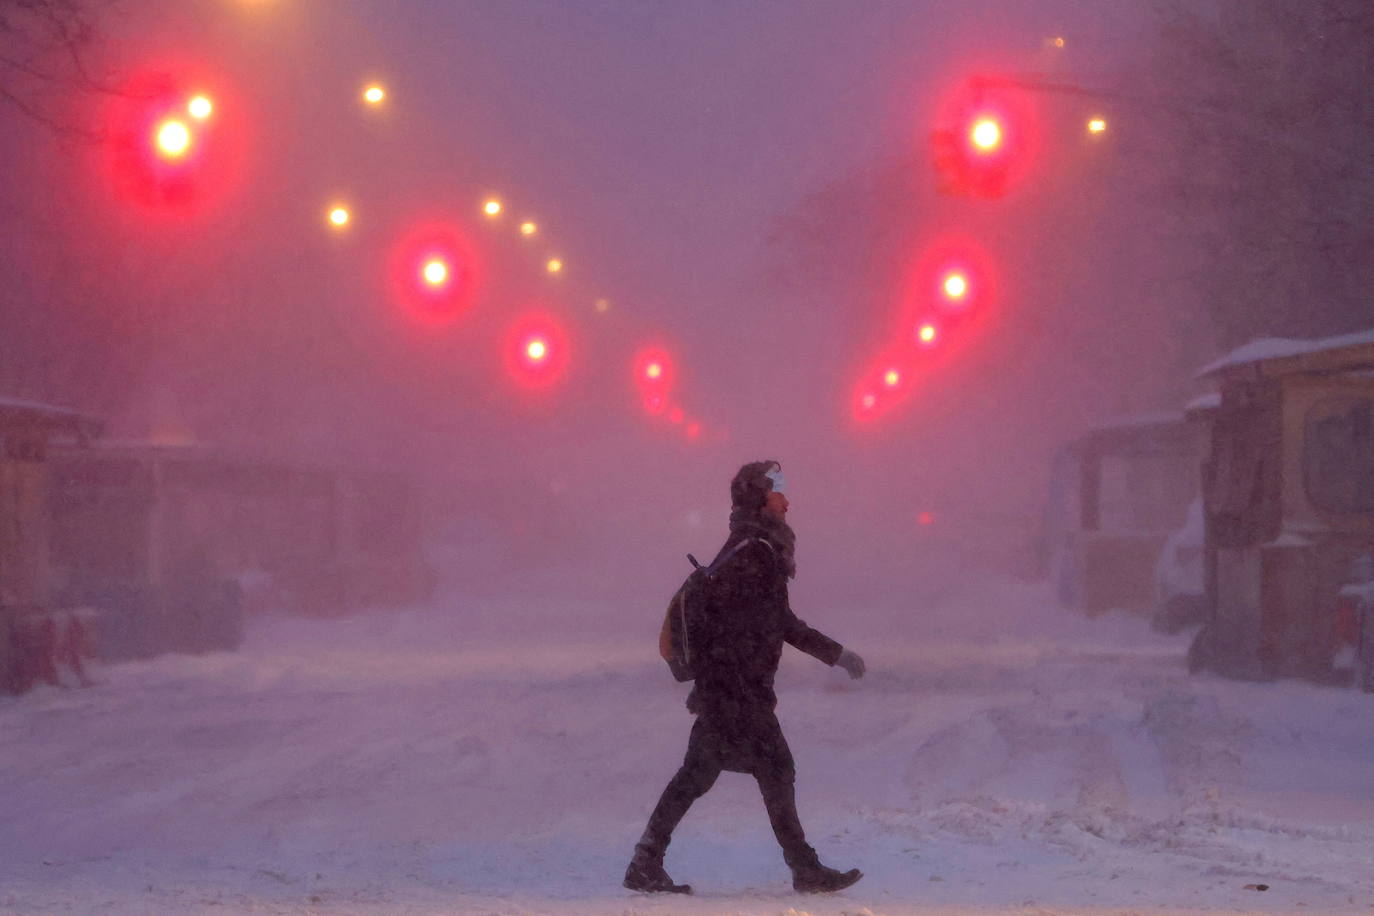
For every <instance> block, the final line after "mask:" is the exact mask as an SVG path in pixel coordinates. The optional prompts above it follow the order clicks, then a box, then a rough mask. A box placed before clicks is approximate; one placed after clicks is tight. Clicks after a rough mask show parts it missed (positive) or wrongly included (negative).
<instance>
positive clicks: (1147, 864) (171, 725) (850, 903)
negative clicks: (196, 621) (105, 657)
mask: <svg viewBox="0 0 1374 916" xmlns="http://www.w3.org/2000/svg"><path fill="white" fill-rule="evenodd" d="M455 600H456V599H455ZM482 601H485V602H486V603H485V604H483V603H482ZM482 601H479V600H477V599H469V600H468V601H467V602H458V603H452V604H447V605H445V606H440V607H436V608H432V609H414V610H412V611H410V612H407V613H402V614H396V615H390V616H362V617H355V618H350V619H344V620H335V621H307V620H291V619H272V618H266V619H261V620H259V621H257V622H256V623H255V627H254V629H253V631H252V633H251V638H250V643H249V645H248V646H247V647H246V648H245V650H244V651H242V652H241V653H238V654H236V655H225V654H220V655H212V656H204V657H199V658H191V657H177V656H173V657H167V658H162V659H157V660H153V661H148V662H140V663H134V664H126V665H121V666H117V667H112V668H108V669H105V670H104V671H102V672H99V677H100V680H101V681H102V683H101V684H100V685H99V686H98V687H96V688H93V689H90V690H72V691H64V690H53V689H43V690H40V691H39V692H37V693H35V694H32V695H30V696H28V697H25V698H22V699H18V700H5V701H3V702H0V741H3V743H4V746H5V748H6V753H5V755H4V757H3V762H0V808H2V809H3V810H4V811H5V812H6V823H7V824H8V825H9V829H7V830H6V831H5V832H4V833H3V834H0V912H15V913H34V912H42V913H89V912H96V911H107V912H139V913H152V914H162V913H166V914H172V913H177V914H181V913H196V912H205V913H209V912H214V913H225V912H254V913H338V914H364V913H367V914H371V913H434V914H438V913H482V914H487V913H503V914H542V913H579V914H591V916H609V914H617V916H620V914H626V913H643V914H727V913H728V914H745V913H747V914H768V916H782V914H789V913H795V914H799V916H800V914H808V916H821V914H830V916H839V914H848V916H856V914H869V916H903V914H914V913H935V912H939V913H986V912H1056V913H1062V912H1082V913H1088V912H1092V913H1101V912H1123V911H1129V910H1134V909H1141V908H1145V907H1149V908H1155V907H1164V908H1172V909H1173V910H1174V911H1178V912H1197V911H1199V910H1222V911H1232V912H1292V911H1295V910H1300V909H1301V910H1305V911H1309V912H1317V911H1320V912H1335V911H1343V910H1348V911H1350V912H1356V911H1360V912H1367V911H1368V906H1369V904H1371V903H1374V864H1371V862H1370V858H1369V855H1368V851H1369V849H1371V848H1374V826H1371V825H1374V771H1371V769H1370V768H1369V767H1368V765H1367V764H1368V760H1369V759H1370V757H1371V752H1372V751H1374V703H1372V702H1370V700H1371V698H1370V697H1367V696H1365V695H1363V694H1359V693H1355V692H1349V691H1341V690H1334V689H1327V688H1318V687H1314V686H1310V685H1305V684H1298V683H1278V684H1269V685H1260V684H1243V683H1234V682H1227V681H1221V680H1217V679H1212V678H1193V677H1189V676H1188V675H1187V673H1186V671H1185V670H1184V665H1183V653H1184V648H1185V646H1186V638H1184V637H1172V638H1171V637H1163V636H1160V635H1158V634H1154V633H1152V632H1150V631H1149V630H1148V628H1147V627H1146V625H1145V623H1144V621H1142V620H1139V619H1134V618H1115V617H1108V618H1105V619H1102V620H1098V621H1086V620H1083V619H1081V618H1076V617H1073V616H1069V615H1066V614H1065V613H1063V612H1060V611H1058V610H1057V609H1054V608H1052V607H1051V606H1050V605H1049V603H1048V602H1047V601H1046V600H1045V594H1044V592H1043V591H1042V590H1040V589H1028V588H1025V587H1022V586H1015V585H1010V584H1007V583H998V582H993V581H983V582H982V583H981V584H978V585H976V586H972V587H969V588H967V589H965V590H964V591H962V592H953V591H952V592H949V593H946V594H944V595H943V596H941V597H939V598H938V600H937V598H936V597H932V596H928V595H927V596H923V597H922V601H921V603H920V604H919V605H917V604H915V603H904V604H900V605H899V604H893V605H887V606H876V605H875V606H865V607H861V608H857V609H849V610H847V612H846V613H844V614H839V613H832V614H829V615H827V614H826V613H825V612H823V611H817V612H815V613H811V614H809V615H806V614H804V616H809V618H810V619H811V621H812V623H814V624H815V625H817V626H819V627H820V628H822V629H824V630H828V631H830V632H833V633H834V634H836V635H838V636H840V637H841V638H843V639H845V640H846V641H848V642H850V643H851V644H852V645H853V646H854V647H855V648H856V649H858V650H859V651H861V652H863V653H864V655H865V656H866V657H867V660H868V662H869V669H870V675H869V677H867V678H865V679H864V680H863V681H861V682H850V681H849V680H848V679H847V678H846V677H845V676H844V675H843V674H842V673H841V672H839V671H838V670H832V669H828V668H825V667H824V666H821V665H818V664H816V663H815V662H814V661H812V660H811V659H808V658H805V657H803V656H800V655H799V654H797V653H789V655H788V657H787V658H786V661H785V664H784V666H783V669H782V671H781V673H780V677H779V681H780V685H779V693H780V696H781V697H782V701H781V705H780V708H779V714H780V716H781V718H782V721H783V725H784V728H785V729H786V730H787V733H788V735H789V737H790V740H791V742H792V745H793V751H794V753H795V755H796V757H797V762H798V769H799V774H800V775H799V784H798V795H799V805H800V808H801V812H802V818H803V822H804V823H805V824H806V825H807V828H808V830H809V833H810V836H811V839H812V841H813V843H814V844H815V845H816V846H817V847H818V848H819V849H820V851H821V853H822V856H823V857H824V858H826V859H827V860H828V861H830V862H832V863H833V864H835V865H838V866H841V867H849V866H851V865H857V866H859V867H861V868H863V869H864V870H865V872H866V875H867V877H866V878H865V879H864V880H863V881H862V882H861V883H860V884H859V885H857V886H856V887H854V888H852V889H850V890H849V891H847V892H845V893H844V894H842V895H839V896H836V897H833V898H824V899H815V898H802V897H798V896H797V895H795V894H793V893H792V892H791V889H790V886H789V884H788V881H787V873H786V870H785V868H784V866H783V863H782V861H781V856H780V854H779V852H778V850H777V848H776V846H775V845H774V842H773V840H772V837H771V834H770V832H769V829H768V825H767V820H766V817H765V815H764V812H763V806H762V803H761V801H760V800H759V798H758V792H757V788H756V787H755V785H754V784H753V782H752V780H750V779H749V778H747V777H744V776H739V775H736V774H726V775H725V776H723V777H722V778H721V780H720V782H719V783H718V784H717V786H716V788H715V789H714V790H713V791H712V792H711V793H710V794H709V795H708V796H707V797H706V798H705V799H703V800H702V801H701V802H699V803H698V805H697V806H696V807H695V808H694V809H693V811H692V812H691V813H690V814H689V815H688V817H687V819H686V820H685V821H684V823H683V825H682V827H681V828H680V829H679V831H678V834H677V837H676V838H675V841H674V843H673V846H672V847H671V849H670V851H669V855H668V867H669V870H670V872H671V873H672V874H673V876H674V877H675V878H677V879H678V880H682V881H688V882H690V883H692V884H693V885H694V886H696V888H697V889H698V895H697V896H696V897H694V898H691V899H682V898H675V899H658V898H648V897H642V896H637V895H633V894H630V893H629V892H627V891H624V890H622V889H621V888H619V879H620V874H621V872H622V871H623V868H624V864H625V861H626V859H627V856H628V855H629V852H630V846H631V844H632V843H633V841H634V839H635V838H636V837H637V836H638V834H639V831H640V830H641V829H642V827H643V821H644V818H645V817H646V816H647V813H648V811H649V808H650V807H651V806H652V804H653V802H654V800H655V799H656V797H657V794H658V792H659V791H660V790H661V788H662V786H663V784H664V782H666V780H667V778H668V777H669V776H670V775H671V773H672V772H673V769H674V768H675V767H676V765H677V764H678V762H679V761H680V756H681V753H682V750H683V748H684V747H685V743H686V734H687V729H688V726H689V722H690V720H689V717H688V716H687V714H686V713H685V711H684V710H683V709H682V699H683V694H684V690H683V688H682V687H681V685H676V684H673V683H672V682H671V680H670V679H669V677H668V675H667V672H666V669H664V667H663V665H662V663H661V661H659V660H658V659H657V657H656V656H655V655H654V649H655V646H654V644H653V639H652V633H650V632H648V631H651V630H652V629H653V626H652V622H650V624H649V625H647V626H646V628H645V632H636V633H624V632H622V633H621V634H620V635H619V636H618V637H615V636H611V635H606V634H595V633H593V634H584V635H583V636H582V637H581V638H577V633H576V631H574V630H568V631H561V630H559V629H557V628H554V629H539V628H534V629H526V624H527V623H528V621H531V620H535V619H537V617H538V615H537V614H536V613H535V612H534V611H533V610H530V609H529V608H527V607H517V606H515V604H514V603H513V602H515V599H499V598H491V599H482ZM550 601H552V599H548V600H545V601H543V602H541V603H540V604H539V608H540V609H541V610H542V612H543V613H544V614H545V615H547V614H548V613H549V611H550V609H551V608H554V607H555V606H554V605H552V604H550ZM556 609H557V610H559V611H560V612H566V613H567V614H568V615H569V616H570V617H572V618H576V617H579V616H587V617H591V616H593V614H594V610H595V609H594V607H592V606H591V605H590V604H589V605H587V606H585V607H582V608H581V609H579V608H578V607H570V608H561V607H558V608H556ZM468 620H477V621H483V622H484V626H483V627H479V628H478V629H477V631H476V632H473V631H471V630H469V629H468V628H467V627H466V626H465V621H468ZM497 620H505V621H506V622H507V624H508V628H507V629H506V631H505V632H501V630H500V628H499V627H497V626H496V625H495V623H494V621H497ZM1247 885H1250V886H1255V887H1257V886H1259V885H1267V886H1269V887H1270V889H1269V890H1267V891H1264V892H1261V891H1258V890H1254V889H1247ZM1037 908H1044V909H1037Z"/></svg>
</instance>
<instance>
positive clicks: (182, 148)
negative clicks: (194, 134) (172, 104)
mask: <svg viewBox="0 0 1374 916" xmlns="http://www.w3.org/2000/svg"><path fill="white" fill-rule="evenodd" d="M157 148H158V150H159V151H161V153H162V154H163V155H164V156H170V157H172V158H177V157H180V156H182V155H185V153H186V151H187V150H188V149H190V148H191V131H190V130H189V129H187V127H186V125H185V124H183V123H181V122H180V121H164V122H163V123H162V126H161V127H159V128H158V129H157Z"/></svg>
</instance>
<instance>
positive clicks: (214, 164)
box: [95, 64, 249, 219]
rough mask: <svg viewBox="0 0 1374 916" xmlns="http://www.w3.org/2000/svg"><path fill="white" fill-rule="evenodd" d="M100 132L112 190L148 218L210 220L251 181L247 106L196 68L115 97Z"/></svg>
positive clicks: (152, 74)
mask: <svg viewBox="0 0 1374 916" xmlns="http://www.w3.org/2000/svg"><path fill="white" fill-rule="evenodd" d="M207 87H213V89H214V93H213V94H214V97H215V98H216V100H217V101H216V102H215V103H213V104H212V103H211V101H210V95H209V94H208V93H206V92H205V91H203V90H205V89H206V88H207ZM212 111H213V112H214V113H215V117H213V118H212V117H210V115H211V112H212ZM100 133H101V136H102V139H101V141H100V143H99V144H98V146H96V147H95V149H96V150H97V151H98V155H99V158H100V164H101V171H103V172H104V175H105V178H106V179H107V180H108V182H109V184H110V187H111V188H112V189H113V190H114V192H115V194H116V195H117V196H118V197H119V198H120V199H121V200H122V201H124V202H125V203H130V204H133V205H135V206H136V207H138V208H139V209H140V210H141V211H142V212H143V213H145V214H147V215H150V216H153V215H160V216H168V217H175V218H178V219H184V218H186V217H199V216H205V215H208V214H210V213H212V212H213V211H215V210H217V209H218V208H219V207H220V206H221V205H222V204H223V203H225V202H226V201H227V200H228V199H229V198H230V197H231V196H232V194H233V193H234V192H235V191H237V189H238V188H239V187H241V186H242V185H243V183H244V179H245V178H246V176H247V171H248V157H247V150H248V147H249V143H248V136H249V125H248V122H247V120H246V119H245V118H244V117H243V107H242V106H241V105H239V104H238V103H237V101H236V99H235V97H234V95H233V93H232V92H231V91H230V90H229V89H228V87H227V86H226V85H225V84H223V83H222V82H221V81H219V80H217V79H214V78H211V77H210V76H209V75H208V74H206V73H204V72H203V70H201V68H199V67H196V66H190V65H182V64H177V65H167V66H163V67H154V68H150V69H148V70H146V71H144V72H141V73H139V74H137V75H136V76H134V77H133V78H131V79H130V80H129V82H128V83H126V84H124V85H122V86H120V87H118V90H117V91H115V92H111V93H109V94H108V96H107V97H106V99H105V106H104V110H103V111H102V114H101V129H100Z"/></svg>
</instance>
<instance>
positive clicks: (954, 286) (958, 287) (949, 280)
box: [944, 274, 968, 299]
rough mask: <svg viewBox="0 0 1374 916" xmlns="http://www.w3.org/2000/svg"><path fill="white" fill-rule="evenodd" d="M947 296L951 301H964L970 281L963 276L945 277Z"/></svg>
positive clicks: (951, 275)
mask: <svg viewBox="0 0 1374 916" xmlns="http://www.w3.org/2000/svg"><path fill="white" fill-rule="evenodd" d="M944 289H945V295H946V296H948V297H949V298H951V299H962V298H963V297H964V294H965V293H967V292H968V280H966V279H964V275H963V274H950V275H949V276H948V277H945V284H944Z"/></svg>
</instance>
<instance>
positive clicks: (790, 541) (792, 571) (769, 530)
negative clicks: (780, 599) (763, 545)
mask: <svg viewBox="0 0 1374 916" xmlns="http://www.w3.org/2000/svg"><path fill="white" fill-rule="evenodd" d="M730 535H731V538H732V539H733V538H735V537H754V538H762V539H763V540H765V541H767V542H768V543H769V544H771V545H773V547H774V548H775V549H776V550H777V551H778V556H780V557H782V565H783V569H784V570H786V572H787V578H789V579H795V578H797V533H796V532H795V531H793V530H792V526H791V525H789V524H787V520H786V519H782V518H774V517H773V516H771V515H768V514H767V513H765V512H749V511H747V510H745V509H741V508H738V507H736V508H735V509H734V510H733V511H731V513H730Z"/></svg>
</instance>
